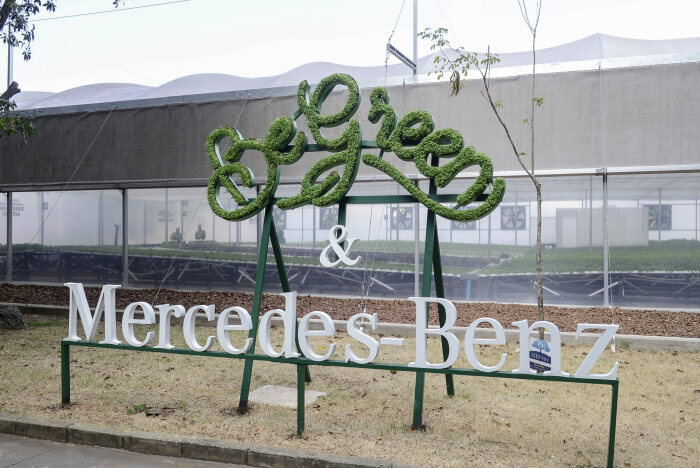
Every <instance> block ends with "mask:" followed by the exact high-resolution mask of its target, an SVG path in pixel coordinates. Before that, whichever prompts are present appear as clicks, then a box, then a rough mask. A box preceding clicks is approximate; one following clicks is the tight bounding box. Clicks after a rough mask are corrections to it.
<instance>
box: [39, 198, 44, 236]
mask: <svg viewBox="0 0 700 468" xmlns="http://www.w3.org/2000/svg"><path fill="white" fill-rule="evenodd" d="M40 193H41V202H40V203H41V207H40V208H39V216H40V219H39V222H40V223H41V245H44V192H40Z"/></svg>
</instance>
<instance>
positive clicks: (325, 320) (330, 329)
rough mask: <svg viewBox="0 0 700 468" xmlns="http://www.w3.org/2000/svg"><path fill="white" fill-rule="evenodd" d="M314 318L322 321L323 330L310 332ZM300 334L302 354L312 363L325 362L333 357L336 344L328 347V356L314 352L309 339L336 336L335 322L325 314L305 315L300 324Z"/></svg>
mask: <svg viewBox="0 0 700 468" xmlns="http://www.w3.org/2000/svg"><path fill="white" fill-rule="evenodd" d="M314 318H317V319H318V320H320V321H321V325H322V327H323V328H322V329H321V330H309V324H310V321H311V320H312V319H314ZM298 333H299V340H298V341H299V348H300V349H301V352H302V354H303V355H304V356H305V357H307V358H309V359H311V360H312V361H325V360H326V359H328V358H329V357H331V354H333V351H335V343H331V344H330V346H328V352H327V353H326V354H316V353H315V352H314V348H313V347H312V346H311V342H310V341H309V337H311V336H333V335H335V325H334V324H333V320H332V319H331V317H330V316H329V315H328V314H327V313H325V312H320V311H314V312H309V313H308V314H306V315H304V317H302V319H301V321H300V322H299V332H298Z"/></svg>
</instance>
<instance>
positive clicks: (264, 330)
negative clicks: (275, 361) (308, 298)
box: [259, 292, 299, 358]
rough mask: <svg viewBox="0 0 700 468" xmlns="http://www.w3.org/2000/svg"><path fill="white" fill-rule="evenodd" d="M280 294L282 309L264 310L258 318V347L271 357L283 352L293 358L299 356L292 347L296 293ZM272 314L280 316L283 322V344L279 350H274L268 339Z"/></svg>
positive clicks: (294, 334) (293, 341)
mask: <svg viewBox="0 0 700 468" xmlns="http://www.w3.org/2000/svg"><path fill="white" fill-rule="evenodd" d="M282 296H284V310H282V309H273V310H270V311H268V312H266V313H265V315H263V316H262V317H261V318H260V327H259V328H260V332H261V333H260V348H261V349H262V351H263V353H265V354H267V355H268V356H271V357H280V356H282V355H283V354H284V357H286V358H295V357H299V353H297V351H296V349H294V345H295V338H296V330H295V328H296V327H295V325H296V321H297V293H296V292H288V293H284V294H282ZM274 315H279V316H280V317H282V322H283V323H284V344H283V346H282V351H281V352H277V351H275V349H274V348H273V347H272V343H271V339H270V326H271V322H270V319H271V318H272V316H274Z"/></svg>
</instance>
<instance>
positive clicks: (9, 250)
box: [5, 192, 13, 283]
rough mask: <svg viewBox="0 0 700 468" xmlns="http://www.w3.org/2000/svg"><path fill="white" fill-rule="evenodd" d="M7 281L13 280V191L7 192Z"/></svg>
mask: <svg viewBox="0 0 700 468" xmlns="http://www.w3.org/2000/svg"><path fill="white" fill-rule="evenodd" d="M5 213H6V216H7V272H6V274H7V282H8V283H9V282H11V281H12V214H13V213H12V192H7V210H5Z"/></svg>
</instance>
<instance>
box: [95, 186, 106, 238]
mask: <svg viewBox="0 0 700 468" xmlns="http://www.w3.org/2000/svg"><path fill="white" fill-rule="evenodd" d="M104 199H105V196H104V190H100V195H99V197H98V199H97V245H103V244H104V233H103V232H102V230H103V229H104V204H105V202H104Z"/></svg>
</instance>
